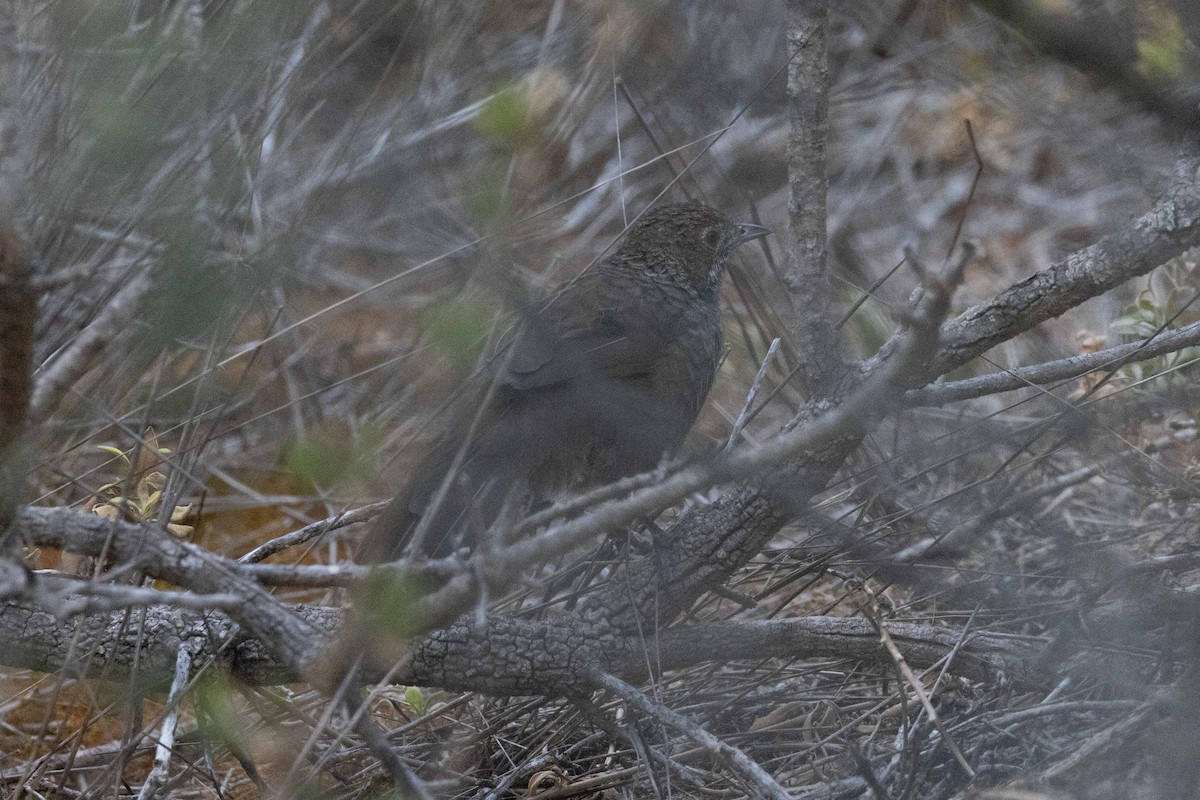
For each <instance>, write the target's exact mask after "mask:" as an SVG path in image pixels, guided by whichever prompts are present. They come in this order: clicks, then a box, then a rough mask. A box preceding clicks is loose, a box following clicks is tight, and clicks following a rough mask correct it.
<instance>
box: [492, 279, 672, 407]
mask: <svg viewBox="0 0 1200 800" xmlns="http://www.w3.org/2000/svg"><path fill="white" fill-rule="evenodd" d="M593 287H594V284H585V285H583V286H582V287H580V291H575V292H567V293H565V294H564V295H563V296H562V297H560V298H558V300H557V301H555V302H552V303H551V304H550V305H549V306H545V307H544V308H542V309H539V311H538V312H536V313H531V314H529V315H528V316H527V317H526V319H524V320H523V321H522V323H521V324H520V325H519V326H518V327H517V330H516V331H514V333H513V335H512V337H511V338H510V339H509V340H508V341H507V342H506V343H505V344H506V347H505V350H504V351H503V352H501V353H500V354H499V357H498V358H497V360H496V362H495V363H496V364H497V372H496V374H495V379H496V380H497V381H498V382H499V383H501V384H502V385H505V386H508V387H511V388H512V389H516V390H518V391H524V390H531V389H541V388H546V387H551V386H557V385H561V384H564V383H567V382H570V381H574V380H578V379H581V378H584V379H593V380H600V381H603V380H623V379H629V378H633V377H636V376H641V375H646V374H648V373H649V372H650V371H651V369H652V368H653V366H654V363H655V360H656V357H657V352H656V351H657V349H658V348H656V347H655V346H654V342H653V337H651V336H648V335H647V331H646V330H639V331H636V332H633V333H632V334H631V332H630V331H629V330H628V329H627V326H626V325H625V320H626V319H627V318H629V316H630V314H629V310H628V309H627V308H622V307H620V306H618V305H616V304H609V303H606V302H604V298H603V295H602V294H600V293H599V292H594V291H588V290H589V289H592V288H593ZM642 327H643V328H644V327H645V326H644V325H643V326H642ZM508 348H511V350H509V349H508Z"/></svg>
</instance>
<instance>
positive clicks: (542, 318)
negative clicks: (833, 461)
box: [357, 203, 770, 562]
mask: <svg viewBox="0 0 1200 800" xmlns="http://www.w3.org/2000/svg"><path fill="white" fill-rule="evenodd" d="M768 233H770V231H768V230H767V229H766V228H763V227H761V226H759V225H749V224H741V225H738V224H734V223H733V222H730V221H729V220H728V219H727V218H726V217H725V215H723V214H722V213H721V212H719V211H717V210H716V209H713V208H709V207H708V206H705V205H701V204H699V203H681V204H676V205H667V206H661V207H659V208H655V209H652V210H650V211H649V212H647V213H646V214H645V215H644V216H643V217H642V218H641V219H640V220H639V221H638V222H636V223H635V224H634V225H633V226H632V227H631V228H630V229H629V231H628V233H626V234H625V236H624V237H623V238H622V239H621V241H620V243H619V244H618V246H617V248H616V250H615V251H614V252H613V253H612V254H611V255H610V256H608V257H607V258H605V259H604V260H603V261H601V262H600V263H599V264H597V265H596V266H595V267H594V268H593V269H591V270H588V271H586V272H584V274H583V275H581V276H580V277H579V278H578V279H576V280H575V281H574V282H572V283H570V284H568V285H567V286H565V287H564V288H563V289H561V290H560V291H559V292H558V293H556V294H555V295H553V296H552V297H551V298H550V299H549V300H548V301H547V302H545V303H542V304H539V305H536V306H535V307H534V308H533V310H531V311H529V312H528V313H526V314H524V315H523V319H522V320H521V322H520V324H519V325H518V326H517V328H516V329H515V330H514V332H513V333H512V334H511V335H510V336H508V337H507V338H506V339H505V340H504V342H503V343H502V344H501V346H500V347H499V348H498V352H497V354H496V356H495V358H494V359H492V362H491V363H492V365H493V366H492V374H491V376H490V377H491V379H492V381H493V382H494V384H495V385H494V387H493V388H492V390H491V393H490V397H489V400H488V403H487V406H486V407H485V408H483V409H482V411H480V410H479V409H478V402H476V405H475V407H474V408H471V409H469V410H466V411H465V412H464V413H462V414H460V415H459V416H460V417H461V420H460V421H459V422H458V424H454V425H452V426H451V427H450V430H449V432H448V433H447V435H446V436H445V437H444V438H443V440H442V441H441V442H440V443H439V444H438V445H437V446H436V447H435V449H434V450H433V452H432V453H431V454H430V455H429V456H428V457H426V458H425V460H424V461H423V462H422V463H421V464H420V466H419V467H418V468H417V469H416V471H415V472H414V476H413V478H412V480H411V481H410V482H409V485H408V487H407V488H406V489H405V491H404V492H403V493H402V494H400V495H399V496H398V497H397V498H396V499H395V500H394V501H393V502H392V503H391V505H390V506H389V508H388V509H387V510H386V511H384V513H383V514H382V515H381V516H380V517H379V518H378V519H377V520H376V523H375V525H374V527H373V528H372V530H371V531H370V533H369V534H368V535H367V538H366V540H365V541H364V543H363V546H362V548H361V549H360V550H359V553H358V556H357V558H358V560H359V561H363V562H371V561H387V560H392V559H395V558H398V557H400V556H401V555H402V554H403V553H404V551H405V548H406V547H409V546H410V545H411V544H412V542H411V540H412V538H413V534H414V532H415V531H417V530H420V531H421V535H420V539H421V541H420V542H419V543H418V546H419V549H420V550H422V551H424V552H425V553H426V554H427V555H433V556H441V555H446V554H448V553H450V552H453V551H454V550H455V549H456V548H457V547H460V546H464V545H472V544H474V542H475V541H476V540H477V538H478V537H479V536H480V535H481V534H483V533H484V532H485V531H486V529H487V527H488V526H489V525H491V523H492V522H494V521H495V519H496V517H497V515H498V514H499V513H500V510H501V508H502V507H504V506H505V503H512V502H517V503H519V504H520V507H519V508H518V509H517V510H520V511H524V510H528V509H529V508H531V507H534V506H536V505H539V504H544V503H546V502H549V501H550V500H552V499H553V498H554V497H555V496H556V495H558V494H561V493H564V492H566V491H568V490H572V489H580V488H583V487H585V486H589V485H599V484H603V483H607V482H611V481H614V480H617V479H618V478H621V477H624V476H627V475H632V474H634V473H637V472H643V471H645V470H649V469H653V468H654V467H655V466H656V465H657V464H658V463H659V461H660V460H661V459H662V458H663V456H664V455H666V454H668V453H670V452H671V451H673V450H674V449H675V448H676V447H678V446H679V444H680V443H681V442H682V441H683V438H684V436H686V435H687V432H688V430H689V429H690V428H691V427H692V423H693V422H694V421H695V419H696V415H697V414H698V413H699V412H700V408H701V406H702V405H703V403H704V399H705V397H706V396H707V395H708V391H709V389H710V388H711V386H712V383H713V378H714V377H715V375H716V370H717V360H718V358H719V356H720V354H721V348H722V332H721V314H720V306H719V298H720V288H721V278H722V275H723V274H724V271H725V262H726V260H727V259H728V258H729V255H730V254H731V253H732V252H733V250H734V248H736V247H737V246H738V245H740V244H742V243H744V242H747V241H750V240H751V239H757V238H759V237H761V236H765V235H767V234H768ZM476 400H477V401H478V398H476ZM456 462H457V467H455V464H456ZM452 468H453V470H454V474H453V475H450V476H449V478H447V473H448V472H450V471H451V469H452ZM443 483H445V491H444V492H442V491H441V490H442V487H443ZM439 493H440V494H442V497H441V499H440V502H438V503H437V507H436V508H431V505H432V504H433V503H434V501H435V500H436V499H437V497H438V495H439ZM431 512H432V513H433V517H432V518H430V519H429V520H427V521H425V523H424V524H421V522H422V518H423V517H424V516H426V515H428V514H429V513H431Z"/></svg>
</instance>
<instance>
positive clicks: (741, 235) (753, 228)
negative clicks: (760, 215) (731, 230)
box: [725, 222, 771, 250]
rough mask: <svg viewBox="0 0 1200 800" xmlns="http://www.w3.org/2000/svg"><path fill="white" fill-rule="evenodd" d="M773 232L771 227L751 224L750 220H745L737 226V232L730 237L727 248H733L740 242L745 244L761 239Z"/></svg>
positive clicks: (726, 244)
mask: <svg viewBox="0 0 1200 800" xmlns="http://www.w3.org/2000/svg"><path fill="white" fill-rule="evenodd" d="M770 233H771V229H770V228H764V227H763V226H762V225H751V224H750V223H749V222H743V223H742V224H741V225H738V226H737V233H735V234H734V235H733V236H732V237H730V239H729V241H727V242H726V243H725V249H726V250H732V249H733V248H735V247H737V246H738V245H740V244H745V243H746V242H749V241H751V240H753V239H761V238H762V237H764V236H767V235H769V234H770Z"/></svg>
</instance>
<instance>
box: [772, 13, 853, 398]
mask: <svg viewBox="0 0 1200 800" xmlns="http://www.w3.org/2000/svg"><path fill="white" fill-rule="evenodd" d="M828 19H829V9H828V4H827V3H826V2H825V0H788V4H787V27H788V32H787V36H788V58H789V61H788V123H789V126H790V133H789V134H788V215H789V233H790V241H789V242H788V265H787V270H785V272H784V275H783V280H784V284H785V285H786V287H787V291H788V299H789V301H790V302H791V325H792V328H793V330H794V331H795V333H796V336H795V339H796V341H795V345H796V347H797V348H798V350H799V353H800V363H799V365H798V366H799V369H800V371H801V373H802V377H803V380H804V383H805V385H806V386H807V387H808V390H809V392H810V393H811V394H814V395H819V396H820V395H824V394H826V393H827V392H828V391H829V390H830V389H831V388H832V384H833V381H834V379H835V378H836V377H837V376H838V375H839V374H840V373H841V372H842V370H841V369H840V368H839V364H840V359H839V358H838V344H837V333H836V328H835V326H834V325H833V318H832V315H831V314H830V311H829V253H828V248H827V244H826V230H825V226H826V224H827V222H826V214H825V194H826V187H827V185H828V177H827V172H826V158H825V143H826V139H827V138H828V134H829V64H828V58H827V38H828V37H827V30H826V29H827V23H828Z"/></svg>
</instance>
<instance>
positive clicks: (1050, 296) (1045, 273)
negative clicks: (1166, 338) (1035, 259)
mask: <svg viewBox="0 0 1200 800" xmlns="http://www.w3.org/2000/svg"><path fill="white" fill-rule="evenodd" d="M1197 164H1198V162H1188V163H1187V164H1186V176H1185V179H1183V180H1180V181H1179V182H1178V183H1177V184H1176V185H1175V186H1174V187H1172V189H1171V190H1170V191H1169V192H1168V193H1167V195H1166V196H1165V197H1163V198H1162V199H1161V200H1160V201H1159V202H1158V203H1156V204H1155V206H1154V208H1153V209H1151V210H1150V212H1149V213H1147V214H1145V215H1144V216H1142V217H1140V218H1138V219H1137V220H1135V221H1134V222H1133V223H1131V224H1130V225H1128V226H1127V227H1125V228H1124V229H1122V230H1118V231H1117V232H1115V233H1111V234H1109V235H1108V236H1105V237H1104V238H1103V239H1101V240H1100V241H1098V242H1096V243H1095V244H1092V245H1090V246H1088V247H1085V248H1083V249H1082V250H1077V251H1076V252H1074V253H1072V254H1071V255H1069V256H1067V257H1066V258H1065V259H1063V260H1062V261H1060V262H1058V263H1057V264H1054V265H1053V266H1050V267H1048V268H1047V269H1044V270H1041V271H1039V272H1036V273H1034V274H1033V275H1030V276H1029V277H1028V278H1026V279H1025V280H1023V281H1021V282H1019V283H1016V284H1014V285H1013V286H1010V287H1009V288H1008V289H1005V290H1004V291H1002V292H1000V293H999V294H998V295H996V296H995V297H993V298H992V299H990V300H988V301H987V302H985V303H980V304H979V305H977V306H973V307H971V308H969V309H967V310H966V311H964V312H963V313H962V314H959V315H958V317H957V318H955V319H953V320H951V321H950V322H948V323H946V325H944V326H943V327H942V347H941V354H940V355H939V356H938V357H937V358H936V359H931V364H930V366H929V367H928V368H926V369H923V370H921V371H920V372H919V373H918V374H917V375H916V376H915V377H914V379H913V386H914V387H915V386H919V385H921V384H924V383H927V382H929V381H931V380H933V379H934V378H937V377H938V376H939V375H944V374H946V373H947V372H949V371H950V370H952V369H954V368H956V367H960V366H962V365H963V364H966V363H967V362H968V361H970V360H971V359H973V358H975V357H976V356H979V355H982V354H983V353H985V352H987V351H988V350H990V349H991V348H993V347H995V346H996V345H998V344H1000V343H1002V342H1006V341H1008V340H1009V339H1012V338H1013V337H1015V336H1017V335H1018V334H1020V333H1024V332H1025V331H1027V330H1029V329H1030V328H1032V327H1034V326H1035V325H1039V324H1041V323H1043V322H1045V321H1046V320H1049V319H1053V318H1055V317H1057V316H1059V315H1060V314H1063V313H1064V312H1066V311H1069V310H1070V309H1072V308H1075V307H1076V306H1079V305H1081V304H1083V303H1084V302H1086V301H1088V300H1090V299H1092V298H1093V297H1098V296H1100V295H1102V294H1104V293H1105V292H1107V291H1109V290H1110V289H1113V288H1115V287H1117V286H1120V285H1121V284H1122V283H1124V282H1125V281H1127V280H1129V279H1131V278H1136V277H1138V276H1139V275H1145V274H1146V273H1148V272H1150V271H1151V270H1153V269H1154V268H1155V267H1158V266H1161V265H1162V264H1165V263H1166V262H1167V261H1170V260H1171V259H1172V258H1175V257H1176V256H1179V255H1182V254H1183V253H1185V252H1187V251H1188V250H1190V249H1192V248H1193V247H1197V246H1200V183H1198V182H1197V180H1196V168H1197Z"/></svg>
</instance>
